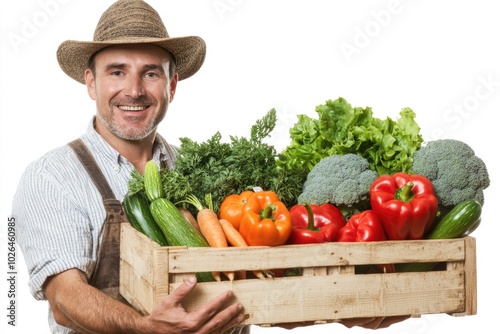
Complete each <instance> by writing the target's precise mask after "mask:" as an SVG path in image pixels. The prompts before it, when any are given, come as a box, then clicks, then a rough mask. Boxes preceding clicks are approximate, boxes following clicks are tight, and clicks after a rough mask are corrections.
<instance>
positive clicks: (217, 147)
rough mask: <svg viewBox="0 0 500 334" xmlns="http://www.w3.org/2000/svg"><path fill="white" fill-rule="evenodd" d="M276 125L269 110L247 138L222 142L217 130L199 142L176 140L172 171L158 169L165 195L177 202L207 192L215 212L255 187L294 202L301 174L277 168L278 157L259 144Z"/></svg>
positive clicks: (301, 178)
mask: <svg viewBox="0 0 500 334" xmlns="http://www.w3.org/2000/svg"><path fill="white" fill-rule="evenodd" d="M275 125H276V110H275V109H271V110H270V111H269V112H268V113H267V114H266V115H265V116H264V117H263V118H262V119H259V120H258V121H257V122H256V123H255V124H254V125H253V126H252V127H251V129H250V130H251V131H250V138H245V137H238V136H230V141H229V142H228V143H225V142H222V136H221V134H220V132H216V133H215V134H214V135H213V136H212V137H211V138H209V139H208V140H206V141H205V142H201V143H198V142H195V141H193V140H191V139H189V138H185V137H184V138H180V141H181V145H180V148H179V157H178V158H177V161H176V165H175V169H173V170H162V171H161V173H162V179H163V185H164V190H165V194H166V197H167V198H169V199H170V200H171V201H172V202H173V203H177V202H180V201H183V200H185V198H186V197H187V196H188V195H190V194H193V195H195V196H196V197H198V198H205V195H207V194H211V195H212V198H213V204H214V209H215V210H216V212H217V211H218V208H219V205H220V203H221V202H222V200H223V199H224V198H225V197H226V196H228V195H230V194H238V193H241V192H242V191H244V190H248V189H252V188H253V187H257V186H258V187H261V188H262V189H264V190H272V191H275V192H276V193H277V194H278V196H279V197H280V199H281V200H282V201H283V202H284V203H285V204H286V205H287V206H291V205H293V204H295V203H296V199H297V197H298V195H299V193H300V192H301V190H302V184H303V183H304V180H305V175H306V174H305V171H298V170H291V169H285V168H280V167H278V165H277V161H278V160H279V159H281V154H279V153H278V152H277V151H276V149H275V148H274V146H272V145H270V144H267V143H265V142H264V140H265V139H266V138H267V137H269V135H270V134H271V132H272V130H273V129H274V127H275Z"/></svg>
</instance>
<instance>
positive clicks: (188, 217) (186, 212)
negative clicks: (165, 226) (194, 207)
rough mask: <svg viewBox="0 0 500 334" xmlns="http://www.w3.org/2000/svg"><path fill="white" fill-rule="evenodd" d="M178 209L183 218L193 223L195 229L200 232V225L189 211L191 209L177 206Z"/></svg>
mask: <svg viewBox="0 0 500 334" xmlns="http://www.w3.org/2000/svg"><path fill="white" fill-rule="evenodd" d="M179 211H180V212H181V213H182V215H183V216H184V218H186V220H187V221H188V222H189V223H190V224H191V225H193V227H194V228H195V229H197V230H198V231H199V232H201V230H200V225H198V222H197V221H196V218H194V216H193V214H192V213H191V211H189V210H188V209H185V208H183V207H179Z"/></svg>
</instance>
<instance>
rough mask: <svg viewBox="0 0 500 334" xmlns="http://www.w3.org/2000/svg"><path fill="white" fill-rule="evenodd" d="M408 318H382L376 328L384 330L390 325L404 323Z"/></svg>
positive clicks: (402, 316) (405, 316)
mask: <svg viewBox="0 0 500 334" xmlns="http://www.w3.org/2000/svg"><path fill="white" fill-rule="evenodd" d="M408 318H410V316H409V315H401V316H394V317H386V318H384V319H383V320H382V321H381V322H380V324H379V325H378V327H377V328H386V327H389V326H390V325H392V324H395V323H398V322H401V321H404V320H406V319H408Z"/></svg>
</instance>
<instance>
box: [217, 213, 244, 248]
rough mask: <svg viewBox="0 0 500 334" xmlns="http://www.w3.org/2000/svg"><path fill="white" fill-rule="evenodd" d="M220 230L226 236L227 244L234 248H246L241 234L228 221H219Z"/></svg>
mask: <svg viewBox="0 0 500 334" xmlns="http://www.w3.org/2000/svg"><path fill="white" fill-rule="evenodd" d="M219 223H220V225H221V226H222V230H223V232H224V234H225V236H226V239H227V242H229V244H230V245H231V246H235V247H247V246H248V244H247V242H246V241H245V239H244V238H243V236H242V235H241V233H240V232H239V231H238V230H237V229H236V228H235V227H234V225H233V224H231V222H230V221H229V220H226V219H219Z"/></svg>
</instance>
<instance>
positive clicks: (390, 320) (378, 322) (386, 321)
mask: <svg viewBox="0 0 500 334" xmlns="http://www.w3.org/2000/svg"><path fill="white" fill-rule="evenodd" d="M408 318H410V316H409V315H403V316H393V317H373V318H352V319H343V320H339V321H338V323H341V324H343V325H344V326H346V327H348V328H352V327H354V326H359V327H363V328H367V329H379V328H386V327H389V326H390V325H392V324H395V323H397V322H401V321H403V320H406V319H408ZM312 325H315V323H314V322H313V321H304V322H290V323H283V324H276V325H274V326H276V327H281V328H284V329H294V328H296V327H306V326H312Z"/></svg>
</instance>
